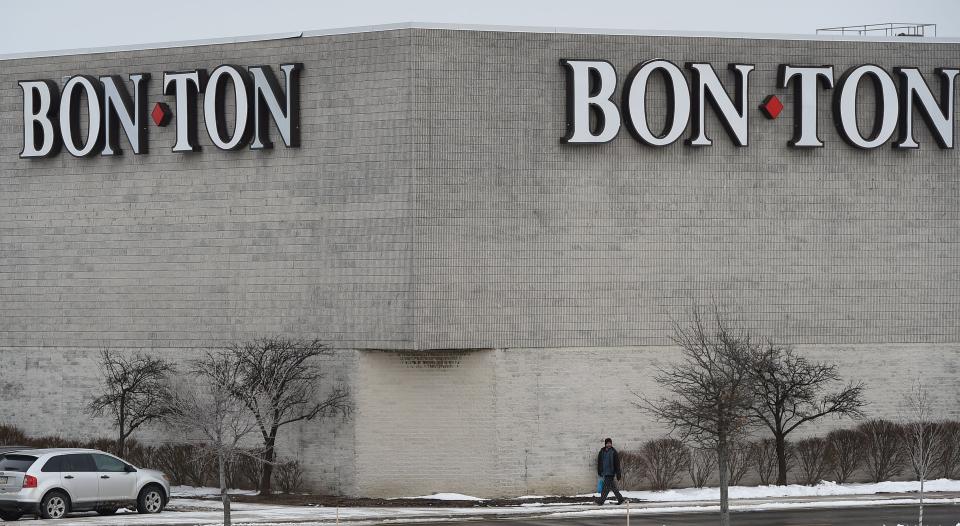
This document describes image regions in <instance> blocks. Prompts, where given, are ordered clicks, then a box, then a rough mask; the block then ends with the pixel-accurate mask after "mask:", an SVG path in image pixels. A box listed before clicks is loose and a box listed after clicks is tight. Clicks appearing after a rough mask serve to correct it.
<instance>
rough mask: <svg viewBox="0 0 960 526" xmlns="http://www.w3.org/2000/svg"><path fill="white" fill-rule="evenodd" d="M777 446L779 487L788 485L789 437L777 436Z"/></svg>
mask: <svg viewBox="0 0 960 526" xmlns="http://www.w3.org/2000/svg"><path fill="white" fill-rule="evenodd" d="M774 441H775V442H776V444H777V486H786V485H787V437H785V436H783V435H779V434H778V435H775V436H774Z"/></svg>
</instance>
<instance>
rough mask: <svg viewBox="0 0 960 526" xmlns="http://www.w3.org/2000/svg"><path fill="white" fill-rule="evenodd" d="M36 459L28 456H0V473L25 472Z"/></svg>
mask: <svg viewBox="0 0 960 526" xmlns="http://www.w3.org/2000/svg"><path fill="white" fill-rule="evenodd" d="M36 460H37V457H32V456H30V455H2V456H0V471H26V470H28V469H30V466H32V465H33V463H34V462H36Z"/></svg>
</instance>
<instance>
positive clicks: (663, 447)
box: [640, 438, 690, 491]
mask: <svg viewBox="0 0 960 526" xmlns="http://www.w3.org/2000/svg"><path fill="white" fill-rule="evenodd" d="M640 456H641V458H642V459H643V462H644V464H645V468H644V470H643V471H644V474H645V476H646V477H645V478H646V479H647V481H648V482H649V483H650V488H651V489H653V490H654V491H663V490H666V489H670V488H673V487H676V485H677V483H678V482H680V474H681V473H683V472H684V471H686V470H687V468H689V467H690V449H689V448H688V447H687V446H685V445H683V442H681V441H679V440H677V439H675V438H660V439H657V440H650V441H648V442H646V443H644V444H643V446H642V447H641V448H640Z"/></svg>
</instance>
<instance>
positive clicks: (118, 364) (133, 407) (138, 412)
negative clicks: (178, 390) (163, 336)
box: [87, 349, 173, 457]
mask: <svg viewBox="0 0 960 526" xmlns="http://www.w3.org/2000/svg"><path fill="white" fill-rule="evenodd" d="M100 366H101V370H102V371H103V376H104V377H103V387H102V388H101V391H100V395H99V396H97V397H96V398H94V399H93V400H92V401H91V402H90V404H89V405H88V406H87V408H88V410H89V411H90V413H91V414H93V415H94V416H101V415H104V414H108V415H110V417H111V418H112V419H113V424H114V426H116V430H117V450H116V451H117V455H118V456H121V457H122V456H123V455H124V453H125V443H126V440H127V438H129V437H130V435H131V434H133V432H134V431H136V430H137V429H138V428H140V426H142V425H144V424H147V423H149V422H153V421H154V420H158V419H160V418H163V417H164V416H166V415H167V414H168V412H169V409H170V404H169V402H170V389H169V387H168V381H169V376H170V374H171V373H172V372H173V365H171V364H170V363H169V362H167V361H165V360H163V359H161V358H153V357H151V356H147V355H144V354H141V353H136V354H133V355H131V356H122V355H119V354H115V353H113V352H111V351H110V350H108V349H104V350H102V351H100Z"/></svg>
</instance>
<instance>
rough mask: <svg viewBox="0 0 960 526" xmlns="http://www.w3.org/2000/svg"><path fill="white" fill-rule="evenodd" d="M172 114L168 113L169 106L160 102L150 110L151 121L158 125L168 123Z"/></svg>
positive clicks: (161, 125)
mask: <svg viewBox="0 0 960 526" xmlns="http://www.w3.org/2000/svg"><path fill="white" fill-rule="evenodd" d="M172 115H173V114H172V113H170V107H169V106H167V105H166V104H164V103H162V102H158V103H157V104H156V106H154V107H153V111H151V112H150V117H151V118H152V119H153V123H154V124H156V125H157V126H160V127H163V126H166V125H167V124H170V117H171V116H172Z"/></svg>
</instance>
